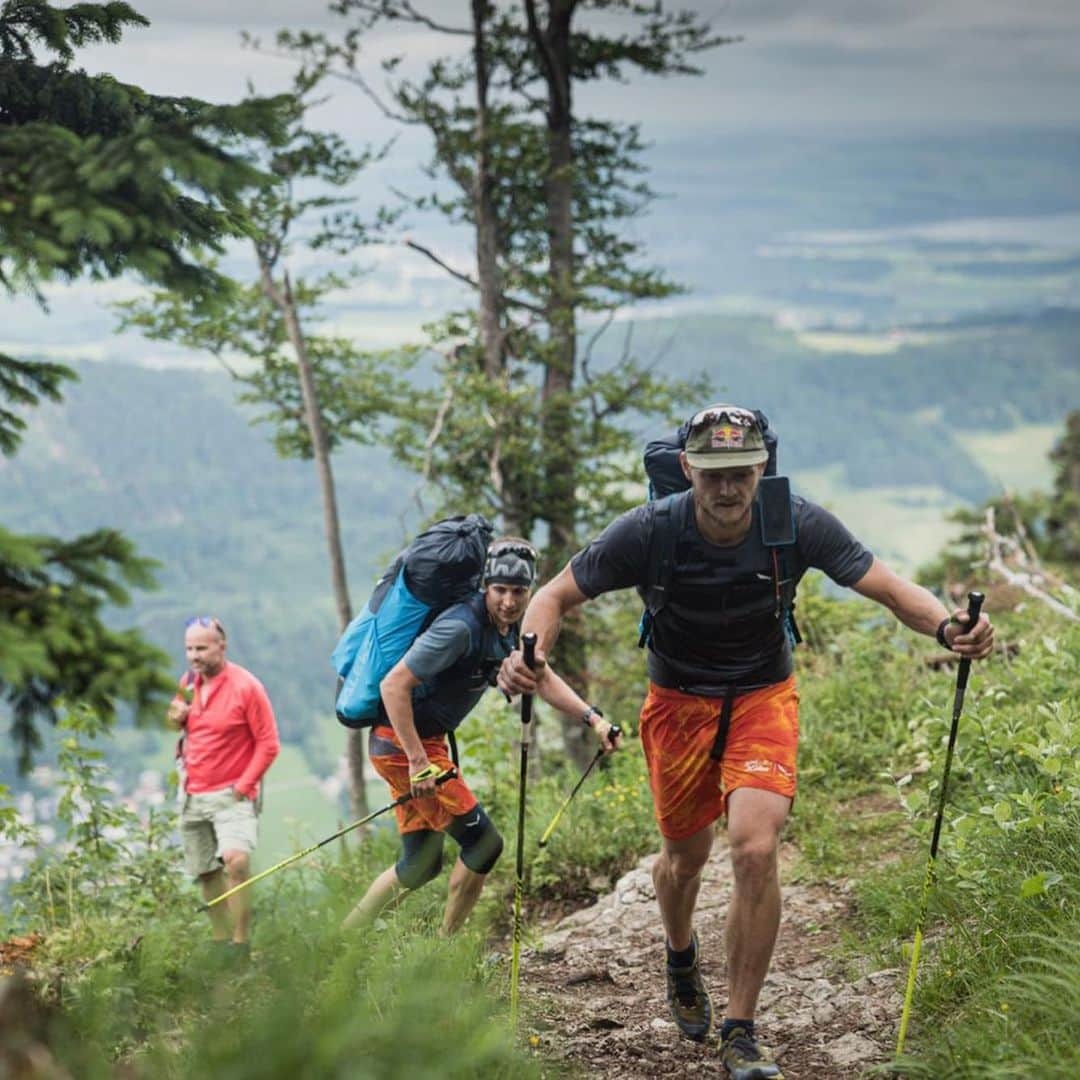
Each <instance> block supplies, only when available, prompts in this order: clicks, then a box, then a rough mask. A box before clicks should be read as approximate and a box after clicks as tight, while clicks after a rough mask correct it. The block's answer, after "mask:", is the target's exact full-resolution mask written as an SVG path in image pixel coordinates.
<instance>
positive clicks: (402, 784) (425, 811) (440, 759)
mask: <svg viewBox="0 0 1080 1080" xmlns="http://www.w3.org/2000/svg"><path fill="white" fill-rule="evenodd" d="M371 735H372V739H371V749H372V752H371V765H372V768H374V770H375V771H376V772H377V773H378V774H379V775H380V776H381V777H382V778H383V779H384V780H385V781H386V782H387V783H388V784H389V785H390V793H391V794H392V795H393V796H394V798H395V799H396V798H398V797H399V796H401V795H404V794H405V793H406V792H407V791H408V790H409V788H410V786H411V785H410V784H409V759H408V758H407V757H406V756H405V751H404V750H402V749H401V747H400V746H399V744H398V741H397V738H396V736H395V735H394V729H393V728H392V727H386V726H384V725H381V724H380V725H379V726H377V727H374V728H372V730H371ZM421 742H423V744H424V753H425V754H427V756H428V761H430V762H431V764H432V765H435V766H436V767H437V768H438V769H439V771H440V772H445V771H446V770H447V769H452V768H453V767H454V763H453V762H452V761H451V760H450V751H449V748H448V747H447V745H446V736H445V735H436V736H435V737H434V738H431V739H422V740H421ZM387 743H392V744H393V745H394V747H396V752H395V753H383V752H382V751H384V750H387V749H389V747H388V746H387ZM474 806H476V796H475V795H474V794H473V793H472V792H471V791H470V790H469V785H468V784H466V783H465V781H464V780H462V779H461V777H460V776H456V777H455V778H454V779H453V780H447V781H446V783H445V784H440V785H439V786H438V787H437V788H436V789H435V794H434V795H433V796H432V797H431V798H428V799H410V800H409V801H408V802H407V803H405V804H404V805H402V806H398V807H396V808H395V810H394V813H395V814H396V815H397V823H398V832H399V833H408V832H417V831H418V830H420V829H433V830H435V831H436V832H443V831H445V829H446V827H447V826H448V825H449V824H450V820H451V818H455V817H457V816H458V815H459V814H467V813H468V812H469V811H470V810H472V808H473V807H474Z"/></svg>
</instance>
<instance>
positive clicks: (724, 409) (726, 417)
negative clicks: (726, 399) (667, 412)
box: [690, 405, 759, 431]
mask: <svg viewBox="0 0 1080 1080" xmlns="http://www.w3.org/2000/svg"><path fill="white" fill-rule="evenodd" d="M706 424H734V425H735V426H736V427H744V428H752V427H758V426H759V424H758V418H757V417H756V416H755V415H754V414H753V413H752V412H751V411H750V410H749V409H742V408H739V406H738V405H710V406H709V408H707V409H702V410H701V412H699V413H697V414H696V415H695V416H694V418H693V419H692V420H691V421H690V430H691V431H696V430H697V429H698V428H700V427H703V426H704V425H706Z"/></svg>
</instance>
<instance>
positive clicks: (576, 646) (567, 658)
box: [526, 0, 591, 768]
mask: <svg viewBox="0 0 1080 1080" xmlns="http://www.w3.org/2000/svg"><path fill="white" fill-rule="evenodd" d="M576 3H577V0H548V20H547V26H546V28H541V26H540V24H539V20H538V19H537V17H536V4H535V0H527V2H526V14H527V17H528V20H529V29H530V34H531V35H532V38H533V44H534V47H535V48H536V49H537V52H538V54H539V58H540V62H541V70H542V71H543V72H544V74H545V80H546V82H547V91H548V173H547V178H546V181H545V194H546V200H547V218H548V239H549V245H550V246H549V255H548V267H549V277H550V288H551V292H550V294H549V296H548V301H547V322H548V331H549V335H550V336H549V343H548V352H547V355H546V361H545V371H544V385H543V391H542V395H543V396H542V402H541V415H542V423H543V433H542V443H541V444H542V448H543V455H544V463H543V468H544V493H543V514H544V517H545V518H546V520H547V523H548V530H549V542H548V552H547V560H546V561H547V567H546V569H547V572H548V573H549V574H550V573H554V572H556V571H558V570H560V569H561V568H562V566H563V565H564V564H565V562H566V560H567V559H568V558H569V557H570V556H571V555H572V554H573V552H574V550H575V549H576V547H577V536H576V523H577V491H576V485H575V476H576V466H577V461H576V457H575V453H574V438H573V435H574V415H573V397H572V392H573V386H574V369H575V365H576V362H577V355H576V349H577V311H576V306H577V297H576V290H575V275H574V202H573V191H574V152H573V144H572V140H571V134H572V125H573V115H572V110H571V93H570V89H571V81H570V66H571V59H572V57H571V41H570V24H571V21H572V18H573V14H574V8H575V7H576ZM557 662H558V668H559V672H560V674H562V675H563V677H564V678H566V679H567V680H568V681H569V682H570V683H571V685H573V686H574V687H575V688H576V689H577V690H578V692H579V693H581V694H582V695H583V696H587V695H588V671H587V657H586V649H585V635H584V632H583V626H582V620H581V618H580V614H579V615H578V616H577V617H572V618H569V619H567V620H566V622H565V624H564V626H563V629H562V633H561V634H560V636H559V652H558V661H557ZM586 735H587V733H586V732H585V730H584V728H583V727H582V725H581V724H579V723H578V722H577V720H575V719H572V718H569V717H563V741H564V744H565V746H566V752H567V754H568V756H569V757H570V758H571V759H572V760H573V761H574V762H576V764H577V765H578V766H580V767H582V768H584V767H585V765H587V764H588V762H589V759H590V757H591V747H590V745H589V744H588V742H587V741H586V738H585V736H586Z"/></svg>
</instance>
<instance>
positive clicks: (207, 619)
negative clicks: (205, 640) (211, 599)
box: [184, 615, 225, 637]
mask: <svg viewBox="0 0 1080 1080" xmlns="http://www.w3.org/2000/svg"><path fill="white" fill-rule="evenodd" d="M192 626H206V627H210V628H211V629H213V630H216V631H217V632H218V633H219V634H220V635H221V636H222V637H225V627H224V626H222V625H221V620H220V619H215V618H214V616H213V615H192V616H191V618H190V619H188V620H187V622H185V623H184V629H185V630H187V629H188V628H189V627H192Z"/></svg>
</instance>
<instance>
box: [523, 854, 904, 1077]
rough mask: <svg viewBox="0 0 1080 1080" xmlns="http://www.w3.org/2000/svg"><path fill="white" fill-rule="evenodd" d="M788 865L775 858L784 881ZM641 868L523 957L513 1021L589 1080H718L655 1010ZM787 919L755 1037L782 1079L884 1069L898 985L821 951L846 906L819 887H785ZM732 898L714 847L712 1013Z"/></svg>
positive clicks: (656, 961) (707, 880) (650, 913)
mask: <svg viewBox="0 0 1080 1080" xmlns="http://www.w3.org/2000/svg"><path fill="white" fill-rule="evenodd" d="M792 855H793V852H792V850H791V849H790V847H788V846H787V845H785V846H784V847H782V848H781V880H784V878H785V876H787V875H786V874H785V870H786V868H787V867H789V866H790V865H791V861H792ZM654 858H655V856H649V857H648V858H646V859H643V860H642V862H641V863H640V864H639V865H638V866H637V867H636V868H635V869H633V870H631V871H630V872H629V873H628V874H626V875H625V876H624V877H623V878H621V879H620V880H619V882H618V883H617V884H616V886H615V889H614V890H613V892H611V893H609V894H608V895H607V896H604V897H602V898H601V899H600V900H599V901H598V902H597V903H596V904H594V905H593V906H592V907H588V908H584V909H582V910H580V911H576V912H574V913H573V914H571V915H568V916H566V917H565V918H563V919H561V920H559V921H558V922H557V923H555V924H554V925H553V926H551V927H550V928H549V929H548V931H547V932H546V934H545V935H544V936H543V938H542V940H541V941H540V942H539V944H538V946H537V947H536V948H534V949H531V950H527V951H526V952H524V954H523V956H522V994H523V998H524V999H525V1003H524V1008H523V1009H522V1013H523V1014H524V1015H525V1016H526V1017H529V1018H530V1021H531V1023H532V1027H531V1032H532V1034H533V1035H534V1036H538V1037H539V1049H540V1050H541V1051H542V1052H544V1053H546V1054H547V1055H550V1056H553V1057H555V1058H558V1059H561V1060H565V1061H566V1062H567V1063H568V1064H573V1065H576V1066H577V1067H579V1068H580V1069H581V1070H582V1071H583V1072H584V1073H585V1074H586V1075H588V1076H595V1077H618V1078H619V1080H636V1078H639V1077H640V1078H645V1077H648V1078H649V1080H653V1078H656V1077H685V1076H689V1075H696V1076H723V1075H726V1074H725V1073H724V1071H723V1069H722V1068H721V1067H720V1064H719V1058H718V1055H717V1052H716V1046H715V1043H708V1044H704V1045H701V1044H695V1043H692V1042H690V1041H689V1040H687V1039H685V1038H682V1037H681V1036H680V1035H679V1033H678V1031H677V1029H676V1027H675V1025H674V1023H673V1022H672V1021H671V1020H670V1018H669V1013H668V1010H667V1004H666V1001H665V997H664V992H665V984H664V975H663V955H664V953H663V932H662V930H661V927H660V919H659V914H658V912H657V908H656V897H655V893H654V891H653V885H652V877H651V875H650V867H651V865H652V862H653V859H654ZM783 892H784V914H783V919H782V922H781V927H780V937H779V940H778V942H777V946H776V952H775V954H774V956H773V963H772V969H771V972H770V974H769V977H768V979H767V980H766V983H765V988H764V990H763V992H762V998H761V1006H760V1009H759V1015H758V1025H759V1031H760V1034H761V1036H762V1038H763V1039H764V1041H765V1042H767V1043H768V1045H770V1046H771V1047H772V1048H773V1050H774V1052H775V1053H776V1054H777V1055H778V1058H779V1060H780V1062H781V1064H782V1065H783V1068H784V1077H785V1080H854V1078H856V1077H860V1076H863V1075H864V1074H865V1072H866V1070H867V1069H868V1067H869V1066H871V1065H873V1064H875V1063H878V1062H880V1061H883V1060H886V1059H887V1058H888V1057H889V1056H890V1052H891V1050H892V1045H893V1040H894V1038H895V1030H896V1028H895V1025H896V1022H897V1018H898V1017H899V1015H900V995H899V992H898V990H897V986H898V983H899V973H898V972H897V971H896V970H895V969H893V970H887V971H877V972H870V973H867V974H864V975H862V976H861V977H859V976H856V977H853V978H845V977H844V976H843V975H842V974H840V973H838V972H837V971H836V964H835V961H834V960H833V959H832V950H833V947H834V946H835V944H836V942H837V940H838V936H839V932H840V924H841V922H842V920H843V916H844V914H845V913H846V911H847V907H848V903H849V901H848V900H847V897H846V896H845V894H844V893H843V892H842V891H840V890H836V891H830V890H827V889H824V888H820V887H817V886H812V887H807V886H802V885H787V884H785V885H784V886H783ZM730 894H731V872H730V864H729V862H728V852H727V846H726V845H725V844H718V845H717V850H716V852H715V853H714V855H713V857H712V859H711V860H710V862H709V865H708V866H707V867H706V870H705V876H704V880H703V883H702V887H701V893H700V896H699V899H698V907H697V916H696V920H695V925H696V927H697V930H698V934H699V937H700V940H701V947H702V970H703V973H704V975H705V980H706V984H707V985H708V987H709V990H710V993H711V995H712V999H713V1005H714V1008H715V1009H716V1011H717V1013H718V1014H721V1013H722V1011H723V1003H724V1000H725V995H726V987H725V977H724V961H723V920H724V914H725V912H726V911H727V905H728V899H729V897H730Z"/></svg>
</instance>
